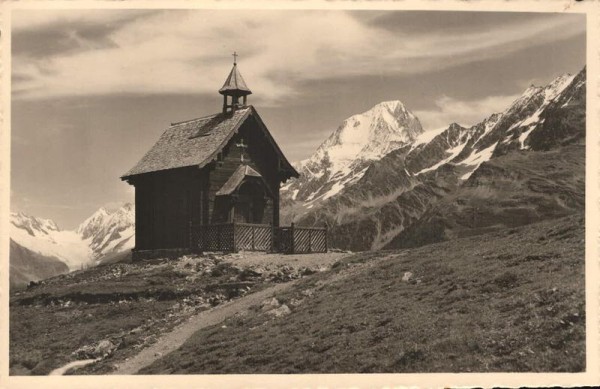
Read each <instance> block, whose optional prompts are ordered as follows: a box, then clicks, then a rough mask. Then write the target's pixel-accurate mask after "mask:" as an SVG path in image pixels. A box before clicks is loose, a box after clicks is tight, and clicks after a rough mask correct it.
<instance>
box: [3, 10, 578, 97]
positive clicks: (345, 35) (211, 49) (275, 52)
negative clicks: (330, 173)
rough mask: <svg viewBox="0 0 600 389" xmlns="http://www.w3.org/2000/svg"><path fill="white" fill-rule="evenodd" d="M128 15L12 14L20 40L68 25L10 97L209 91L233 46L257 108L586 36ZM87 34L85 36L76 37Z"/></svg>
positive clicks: (563, 22)
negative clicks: (308, 92) (321, 88)
mask: <svg viewBox="0 0 600 389" xmlns="http://www.w3.org/2000/svg"><path fill="white" fill-rule="evenodd" d="M130 12H132V13H131V14H129V13H127V11H123V10H119V11H103V12H98V13H96V11H93V10H90V11H77V12H73V11H69V10H64V11H28V12H20V13H18V14H15V15H13V20H14V24H13V29H14V37H15V42H16V43H17V44H18V42H19V34H22V35H24V34H29V36H30V38H29V40H31V39H34V37H36V38H37V39H39V40H42V41H43V40H44V36H45V35H44V32H45V31H46V32H47V31H49V30H50V29H51V30H53V31H54V32H55V34H54V35H50V36H56V29H57V28H61V27H60V26H64V27H63V28H65V29H66V30H67V32H66V33H65V34H63V35H62V36H63V37H65V38H64V41H63V45H62V46H60V50H59V49H58V48H57V50H56V52H55V53H54V55H52V54H51V53H48V52H46V53H44V55H39V56H38V57H35V53H33V54H32V53H31V52H29V53H28V54H27V55H25V54H19V47H16V51H15V55H14V56H13V60H14V65H13V80H14V81H13V93H14V95H13V96H14V97H15V98H23V99H31V98H47V97H56V96H78V95H106V94H112V93H152V94H160V93H184V94H187V93H215V92H216V90H218V89H219V87H220V86H221V83H222V82H223V80H224V78H225V76H226V73H227V71H228V70H229V69H227V67H228V66H229V63H230V61H231V58H230V57H229V53H231V52H233V51H234V50H235V51H237V52H238V53H240V59H239V62H240V65H239V66H240V70H241V71H242V74H244V75H245V76H246V81H248V84H249V86H250V88H251V89H253V91H254V92H255V93H256V97H255V101H258V102H260V103H261V104H263V105H268V104H273V103H274V102H276V101H281V99H282V98H286V97H293V96H295V95H296V94H297V93H299V92H298V90H299V85H300V84H301V83H302V82H305V81H314V80H322V79H331V78H345V77H353V76H362V75H377V74H419V73H425V72H431V71H437V70H441V69H444V68H447V67H451V66H456V65H460V64H464V63H468V62H473V61H481V60H484V59H490V58H495V57H500V56H503V55H505V54H506V53H509V52H512V51H516V50H521V49H523V48H526V47H528V46H530V45H532V44H541V43H544V42H549V41H553V40H558V39H564V38H567V37H570V36H573V35H576V34H579V33H581V32H582V31H584V30H585V24H584V23H583V24H582V23H574V22H573V18H572V17H569V18H565V17H561V16H562V15H554V16H549V17H547V18H544V19H534V20H531V21H522V22H520V23H513V24H511V26H510V29H505V28H502V27H501V26H498V25H494V26H492V27H491V28H490V29H489V30H485V31H481V30H478V31H476V32H475V33H473V32H472V33H469V32H468V31H461V32H459V33H456V34H444V33H443V31H442V30H435V29H433V30H432V31H424V32H420V33H412V32H410V31H404V32H403V31H391V30H388V29H385V28H379V27H378V26H377V25H373V24H372V23H367V22H365V20H361V18H360V17H356V15H355V14H350V13H347V12H343V11H323V10H320V11H292V10H290V11H268V10H265V11H250V10H246V11H231V10H228V11H218V10H195V11H188V10H169V11H152V12H139V11H130ZM571 16H572V15H571ZM102 26H105V29H106V30H105V31H104V32H102V31H99V29H98V27H102ZM84 27H85V30H87V31H92V32H93V33H88V34H85V33H82V32H81V31H83V30H84ZM35 33H37V35H35ZM94 39H97V40H98V42H97V43H96V44H95V43H94ZM21 42H23V40H21ZM23 44H26V43H23ZM48 44H50V42H48ZM65 45H67V46H68V45H72V46H74V47H75V48H76V49H74V50H68V49H65ZM32 55H33V56H32Z"/></svg>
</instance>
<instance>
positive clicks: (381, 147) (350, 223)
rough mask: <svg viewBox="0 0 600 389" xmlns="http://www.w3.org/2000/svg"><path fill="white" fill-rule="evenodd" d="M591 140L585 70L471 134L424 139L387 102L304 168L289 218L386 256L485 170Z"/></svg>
mask: <svg viewBox="0 0 600 389" xmlns="http://www.w3.org/2000/svg"><path fill="white" fill-rule="evenodd" d="M582 106H583V110H582V109H581V107H582ZM582 112H583V113H582ZM395 115H397V120H396V119H395V117H396V116H395ZM356 123H359V124H356ZM388 123H394V124H395V126H393V125H389V126H388V125H387V124H388ZM352 130H355V132H352ZM346 133H348V134H351V135H352V136H349V135H346V136H344V135H345V134H346ZM361 136H362V138H361V140H358V138H360V137H361ZM377 136H381V140H377V139H376V138H377ZM584 139H585V68H584V69H583V70H582V71H581V72H580V73H579V74H578V75H576V76H572V75H568V74H567V75H562V76H560V77H557V78H556V79H555V80H553V81H552V82H551V83H550V84H548V85H547V86H543V87H539V86H531V87H529V88H527V90H525V91H524V93H523V94H522V95H521V96H520V97H519V98H517V99H516V100H515V101H514V102H513V103H512V104H511V105H510V106H509V107H508V108H507V109H506V110H504V111H503V112H500V113H494V114H492V115H490V116H489V117H488V118H486V119H485V120H483V121H482V122H480V123H478V124H476V125H474V126H470V127H465V126H461V125H459V124H456V123H453V124H451V125H449V126H448V127H447V128H442V129H438V130H434V131H427V132H423V130H422V129H421V126H420V124H419V121H418V119H417V118H416V117H415V116H414V115H412V114H410V112H409V111H408V110H407V109H406V108H405V107H404V106H403V105H402V103H400V102H385V103H381V104H378V105H377V106H376V107H374V108H373V109H371V110H370V111H368V112H366V113H364V114H361V115H356V116H353V117H351V118H349V119H346V120H345V121H344V122H343V123H342V125H341V126H340V127H339V128H338V129H337V130H336V131H334V132H333V133H332V134H331V135H330V136H329V138H328V139H327V140H326V141H325V142H324V143H323V144H322V145H321V146H320V147H319V148H318V149H317V151H316V152H315V154H314V155H313V156H312V157H311V158H309V159H308V160H305V161H302V162H301V163H300V164H299V165H300V166H299V167H300V174H301V178H300V179H299V180H295V181H292V182H290V183H288V184H286V185H285V186H284V187H283V188H282V206H283V208H282V220H284V221H290V220H291V219H293V220H295V221H296V222H299V223H301V224H309V225H310V224H322V223H326V224H327V225H329V227H330V228H331V231H332V237H333V238H334V239H333V243H334V245H337V246H338V247H345V248H351V249H355V250H364V249H377V248H380V247H383V246H385V245H387V243H388V242H390V241H391V240H392V239H394V237H395V236H397V235H398V234H400V233H401V232H402V231H403V230H405V229H406V228H408V227H409V226H410V225H412V224H413V223H415V222H416V221H418V220H419V219H420V218H421V216H422V215H423V213H425V212H426V211H427V210H428V209H429V208H431V206H432V204H433V203H435V202H437V201H438V200H440V199H442V198H444V197H445V196H446V195H447V194H449V193H452V192H454V191H456V190H457V188H460V187H463V186H465V185H470V184H469V181H472V180H476V179H477V177H475V173H476V172H477V171H478V170H479V168H480V167H481V166H483V165H485V163H486V162H488V161H490V160H492V159H494V158H499V157H501V156H503V155H506V154H510V153H513V152H518V153H522V152H528V151H542V150H549V149H552V148H555V147H562V146H564V145H567V144H574V143H578V142H579V143H581V141H584ZM346 144H347V145H348V146H347V147H346ZM363 149H364V150H365V152H364V153H363ZM332 156H333V158H332ZM430 227H431V226H430Z"/></svg>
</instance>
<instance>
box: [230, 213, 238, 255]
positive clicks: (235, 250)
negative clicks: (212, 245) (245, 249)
mask: <svg viewBox="0 0 600 389" xmlns="http://www.w3.org/2000/svg"><path fill="white" fill-rule="evenodd" d="M231 238H232V239H233V242H232V243H233V252H234V253H237V252H238V250H237V239H236V238H235V220H234V221H233V222H232V223H231Z"/></svg>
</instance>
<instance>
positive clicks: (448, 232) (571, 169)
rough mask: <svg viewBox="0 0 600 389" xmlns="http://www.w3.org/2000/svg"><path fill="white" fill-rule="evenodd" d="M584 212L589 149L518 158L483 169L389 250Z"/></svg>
mask: <svg viewBox="0 0 600 389" xmlns="http://www.w3.org/2000/svg"><path fill="white" fill-rule="evenodd" d="M584 208H585V146H583V145H581V146H577V145H573V146H568V147H563V148H559V149H555V150H551V151H539V152H513V153H510V154H507V155H504V156H500V157H498V158H494V159H491V160H490V161H488V162H486V163H485V164H483V165H482V166H481V167H480V168H479V169H478V170H477V171H476V172H475V173H473V175H472V176H471V177H470V178H469V180H468V181H467V182H465V183H464V184H463V185H462V186H460V187H457V188H456V189H455V190H454V191H453V192H452V193H450V194H449V195H448V196H446V197H444V198H441V199H439V201H437V202H436V204H435V205H433V206H432V207H431V208H429V209H428V210H427V211H426V212H425V213H424V214H423V215H422V216H421V218H420V219H419V220H418V221H416V222H415V223H413V224H412V225H411V226H409V227H408V228H407V229H406V230H404V231H402V232H401V233H400V234H399V235H397V236H396V237H395V238H394V239H393V240H392V241H391V242H390V243H389V244H388V245H387V248H406V247H416V246H421V245H423V244H429V243H435V242H440V241H443V240H448V239H454V238H459V237H464V236H469V235H476V234H484V233H486V232H490V231H494V230H499V229H503V228H506V227H516V226H521V225H525V224H529V223H534V222H538V221H541V220H547V219H553V218H558V217H562V216H566V215H570V214H573V213H577V212H583V211H584Z"/></svg>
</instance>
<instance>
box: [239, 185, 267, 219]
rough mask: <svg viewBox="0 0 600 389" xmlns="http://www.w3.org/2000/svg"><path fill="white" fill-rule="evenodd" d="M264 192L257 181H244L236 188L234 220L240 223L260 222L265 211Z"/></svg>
mask: <svg viewBox="0 0 600 389" xmlns="http://www.w3.org/2000/svg"><path fill="white" fill-rule="evenodd" d="M264 193H265V192H264V189H263V188H262V186H261V185H259V184H258V183H256V182H253V181H247V182H244V183H243V184H242V185H241V186H240V188H239V189H238V193H237V199H236V201H235V205H234V220H235V221H236V222H240V223H256V224H259V223H262V219H263V215H264V211H265V200H264V196H265V195H264Z"/></svg>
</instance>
